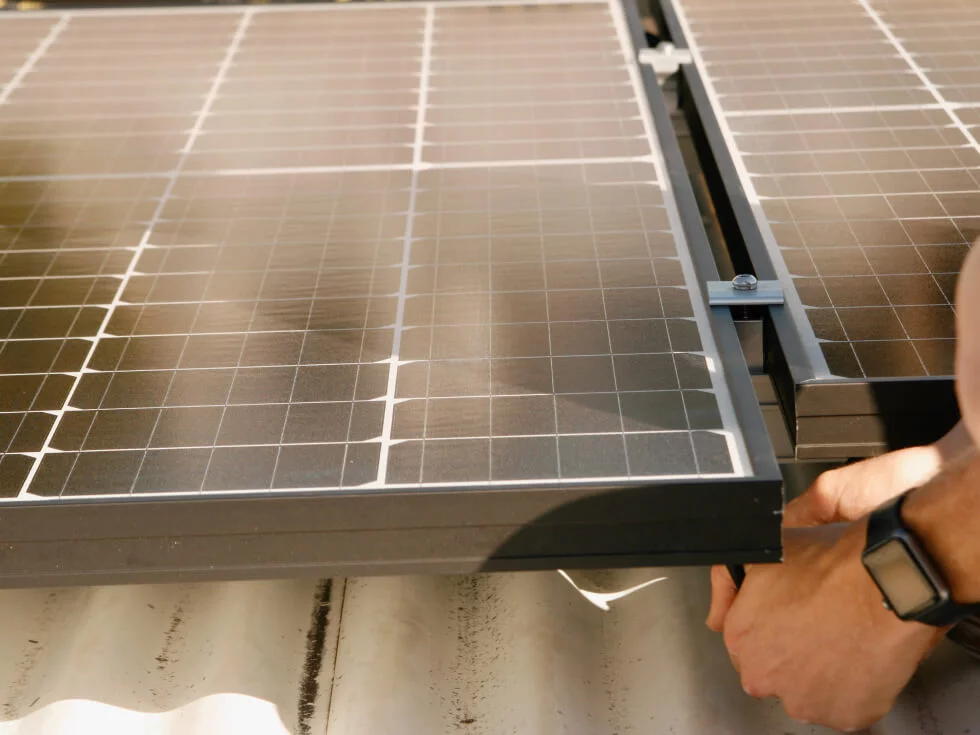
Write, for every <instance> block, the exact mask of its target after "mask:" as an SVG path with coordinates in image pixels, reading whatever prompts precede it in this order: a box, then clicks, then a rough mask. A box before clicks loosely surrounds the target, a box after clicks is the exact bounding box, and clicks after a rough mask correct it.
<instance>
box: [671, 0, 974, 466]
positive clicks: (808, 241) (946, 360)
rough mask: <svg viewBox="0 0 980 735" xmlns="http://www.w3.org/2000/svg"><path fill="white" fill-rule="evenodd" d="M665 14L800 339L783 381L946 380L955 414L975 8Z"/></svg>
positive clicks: (685, 0) (837, 5)
mask: <svg viewBox="0 0 980 735" xmlns="http://www.w3.org/2000/svg"><path fill="white" fill-rule="evenodd" d="M667 7H668V8H669V12H670V14H671V19H672V20H673V21H676V30H677V31H678V33H679V35H680V36H681V37H682V38H683V39H684V41H685V42H687V43H689V44H690V47H691V50H692V52H693V55H694V59H695V63H696V64H697V66H698V70H699V72H700V74H699V76H700V79H701V83H703V87H704V93H705V97H706V101H705V104H702V105H700V106H699V110H700V112H701V113H702V114H703V115H704V116H705V118H706V119H713V120H716V121H717V127H716V132H717V133H718V134H719V135H720V136H721V137H722V138H723V139H724V146H725V147H726V148H727V149H728V150H727V156H728V157H729V158H730V161H729V163H730V164H731V166H732V168H733V172H734V177H733V178H732V179H731V180H730V184H731V185H730V187H729V188H730V189H731V190H733V191H734V190H735V188H736V187H737V188H739V189H741V191H739V192H737V193H736V194H735V195H734V196H736V197H737V198H739V199H741V200H743V201H744V202H745V203H746V204H747V206H748V207H749V208H751V210H752V215H753V219H754V223H753V224H752V225H750V227H752V228H755V231H756V232H757V233H759V235H760V236H761V238H760V239H761V242H762V243H764V245H765V247H764V248H761V249H756V250H755V251H754V252H753V260H754V261H756V260H757V261H758V262H759V263H761V262H763V261H767V260H771V262H772V267H773V271H774V275H775V277H777V278H779V279H780V280H781V281H783V283H784V284H785V285H787V286H788V285H789V284H792V286H793V287H792V288H790V289H789V291H788V293H787V309H788V311H789V318H790V320H791V322H792V324H793V326H792V329H783V330H782V331H781V332H780V339H781V341H784V342H786V341H789V342H793V341H794V340H795V341H796V342H797V345H796V347H798V350H797V352H798V355H797V356H795V357H791V358H790V360H789V361H790V363H791V369H793V371H794V372H795V378H796V382H797V384H798V385H799V384H803V383H810V384H813V383H818V384H819V383H824V384H831V383H835V384H838V385H845V384H848V383H850V384H851V385H850V388H853V387H854V384H855V383H863V384H866V385H871V386H883V385H885V383H887V382H888V381H892V382H893V383H894V381H899V382H904V383H906V384H910V383H912V382H915V381H921V383H922V385H924V386H927V385H931V386H935V385H937V384H938V383H942V384H944V387H943V388H942V391H941V392H942V395H943V397H944V401H943V404H944V406H949V405H950V404H952V405H953V406H955V401H954V400H952V385H951V381H950V380H949V378H950V377H951V376H952V373H953V355H954V348H955V340H954V336H955V335H954V312H953V306H952V304H953V301H954V287H955V282H956V276H957V273H958V272H959V268H960V265H961V263H962V261H963V259H964V258H965V256H966V254H967V252H968V250H969V248H970V246H971V245H972V243H973V241H974V240H975V239H976V237H977V235H978V234H980V206H978V205H980V143H978V138H977V129H976V116H975V114H974V112H975V111H973V110H971V109H969V106H970V105H971V104H972V105H974V106H975V105H976V104H978V103H980V96H978V95H977V90H978V89H980V86H977V85H980V76H978V72H977V71H976V69H977V67H976V65H975V64H973V65H972V66H971V63H972V62H971V59H972V61H975V60H976V59H975V57H974V56H973V54H975V52H974V51H973V48H974V47H975V44H976V40H977V37H978V31H977V26H976V22H975V17H972V16H971V13H970V12H969V10H968V9H967V7H966V6H965V5H964V4H962V3H958V2H955V0H949V1H948V2H940V3H936V4H933V5H930V7H929V8H928V10H926V9H925V8H923V7H922V6H921V5H918V4H916V3H912V2H903V1H902V0H854V1H852V0H846V1H845V0H834V1H832V2H820V3H816V2H797V1H796V0H793V1H792V2H790V1H789V0H786V1H785V2H782V1H780V0H767V1H766V2H761V3H760V2H735V3H732V2H722V1H721V0H675V1H674V2H673V3H671V4H669V5H668V6H667ZM692 73H693V72H692ZM695 84H698V83H695ZM707 124H708V125H709V126H714V125H715V122H713V121H709V122H708V123H707ZM721 147H722V146H721V145H719V146H717V148H718V149H721ZM721 155H722V156H723V157H725V155H726V154H725V153H722V154H721ZM735 181H737V182H738V183H737V184H735ZM747 223H748V220H747V219H746V218H744V217H743V218H742V220H741V222H740V224H747ZM790 331H793V332H795V333H796V334H795V336H793V337H790V336H788V333H789V332H790ZM936 379H938V381H937V380H936ZM893 387H894V386H893ZM848 390H849V389H848ZM875 390H877V388H873V389H872V392H873V393H874V391H875ZM881 390H888V388H887V387H886V388H882V389H881ZM929 390H932V388H929ZM827 395H828V394H827V393H824V394H822V396H823V400H824V401H825V402H826V400H827V399H826V397H827ZM843 395H846V398H844V399H843V401H839V402H838V403H839V410H840V411H842V412H843V413H852V414H853V413H860V412H861V409H860V408H858V409H857V410H855V408H854V405H853V401H854V397H855V396H856V395H858V394H857V393H856V392H855V391H853V390H849V392H847V393H846V394H843ZM894 397H895V398H897V399H899V400H904V401H905V402H907V401H908V397H909V396H908V394H906V396H905V398H904V399H902V398H901V395H900V392H896V394H895V396H894ZM869 400H870V401H871V402H874V401H878V402H879V403H881V402H882V401H883V400H884V399H883V398H882V395H881V393H880V392H879V393H878V394H875V395H873V396H872V398H870V399H865V400H864V401H863V402H864V403H867V402H868V401H869ZM848 401H850V403H851V405H850V406H848V405H847V403H848ZM926 402H927V403H928V401H926ZM822 408H824V409H825V411H824V412H825V413H829V412H830V409H828V407H827V406H826V405H825V406H823V407H822ZM879 408H880V406H879ZM832 410H838V409H832ZM907 410H908V407H907V406H906V407H905V408H904V409H902V410H901V411H899V413H901V412H902V411H907ZM953 410H954V411H955V408H954V409H953ZM948 420H949V417H948V416H945V415H944V417H943V421H948ZM899 423H900V422H899ZM905 423H915V421H914V420H909V418H908V417H907V416H906V418H905ZM868 427H870V425H866V427H865V428H868ZM882 431H883V430H882V429H881V428H880V427H878V428H875V429H874V430H873V431H872V432H871V433H872V434H874V433H875V432H877V434H876V435H874V436H872V435H867V436H866V438H865V440H864V443H865V444H866V446H865V448H864V449H863V450H862V449H861V448H860V447H857V446H854V447H852V448H851V450H850V451H857V452H858V453H859V454H861V453H864V452H866V451H873V450H874V449H875V448H876V447H878V448H880V445H881V441H882V435H881V432H882ZM859 433H860V432H859ZM864 433H865V434H867V433H868V432H867V431H865V432H864ZM824 439H826V440H827V442H828V443H834V440H833V438H832V437H827V436H826V435H825V436H824ZM804 443H805V442H804ZM860 443H861V441H860V440H858V439H857V438H855V439H854V441H853V444H855V445H857V444H860ZM844 456H848V455H844ZM850 456H853V455H850Z"/></svg>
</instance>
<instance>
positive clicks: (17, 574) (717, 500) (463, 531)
mask: <svg viewBox="0 0 980 735" xmlns="http://www.w3.org/2000/svg"><path fill="white" fill-rule="evenodd" d="M781 498H782V487H781V483H774V482H760V481H754V480H746V479H744V478H742V479H739V480H736V481H725V480H711V481H701V482H698V483H697V484H696V487H692V486H691V484H689V483H685V484H681V485H680V486H678V485H677V484H675V483H664V484H660V485H652V486H640V485H637V486H628V487H606V488H597V489H590V490H584V489H566V490H561V489H559V490H556V489H549V488H537V489H530V490H529V489H528V488H524V489H523V490H521V491H513V490H512V491H479V490H476V491H474V490H460V491H445V492H439V493H426V492H414V493H400V494H392V493H384V492H374V493H361V494H343V493H337V494H331V493H320V494H310V495H307V496H305V497H300V498H297V497H288V496H286V497H270V496H268V495H257V496H239V497H230V498H222V497H218V498H215V497H208V498H198V499H187V498H182V499H171V500H166V499H163V500H152V499H147V500H132V501H124V502H115V503H103V504H99V503H83V502H73V503H67V504H58V505H48V506H47V507H36V506H33V505H24V504H20V505H17V506H4V507H3V508H0V529H2V531H0V586H6V587H17V586H20V587H23V586H44V585H45V584H67V583H72V584H74V583H77V584H83V583H84V584H91V583H96V582H98V583H105V582H126V581H177V580H184V579H204V578H207V579H232V578H242V579H244V578H266V579H268V578H274V577H289V576H306V575H310V574H314V575H318V576H324V575H335V574H401V573H408V572H409V571H411V572H412V573H420V572H425V573H449V572H453V573H460V572H474V571H487V570H496V569H499V568H503V567H507V568H508V569H515V570H516V569H528V570H530V569H555V568H558V567H561V566H564V567H566V568H575V567H579V566H582V565H590V566H593V565H594V566H598V567H612V566H634V565H637V564H640V565H642V566H649V565H655V564H668V563H670V564H674V563H677V564H680V563H714V562H719V563H720V562H725V561H732V562H735V563H744V562H751V561H760V560H770V561H774V560H776V559H777V558H778V554H776V555H775V556H774V552H773V549H774V548H776V549H778V544H779V533H780V531H779V527H778V523H777V524H775V525H774V524H773V522H772V519H773V517H774V516H773V513H772V511H771V508H772V506H773V504H774V503H779V502H781ZM392 501H396V503H397V505H396V506H393V505H392ZM447 501H448V502H447ZM474 508H476V510H477V511H479V510H484V511H486V512H484V513H481V512H474ZM474 519H476V520H474ZM685 555H688V556H690V555H694V556H690V560H688V561H685V559H688V556H685ZM590 559H591V561H589V560H590Z"/></svg>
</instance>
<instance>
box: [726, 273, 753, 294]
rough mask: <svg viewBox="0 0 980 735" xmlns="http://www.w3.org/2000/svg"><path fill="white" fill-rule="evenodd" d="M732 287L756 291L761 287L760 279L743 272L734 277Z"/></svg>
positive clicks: (737, 289)
mask: <svg viewBox="0 0 980 735" xmlns="http://www.w3.org/2000/svg"><path fill="white" fill-rule="evenodd" d="M732 288H734V289H735V290H736V291H755V290H757V289H758V288H759V281H758V279H757V278H756V277H755V276H753V275H751V274H748V273H742V274H740V275H737V276H735V277H734V278H733V279H732Z"/></svg>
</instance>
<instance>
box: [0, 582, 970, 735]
mask: <svg viewBox="0 0 980 735" xmlns="http://www.w3.org/2000/svg"><path fill="white" fill-rule="evenodd" d="M662 573H663V575H665V576H667V578H668V579H667V580H666V581H664V582H662V583H659V584H656V585H653V586H650V587H647V588H644V589H642V590H640V591H638V592H636V593H635V594H633V595H631V596H629V597H628V598H625V599H622V600H620V601H618V602H615V603H614V604H613V606H612V609H611V611H609V612H602V611H601V610H599V609H597V608H596V607H594V606H593V605H591V604H590V603H588V602H587V601H586V600H585V599H583V598H582V597H581V596H580V595H579V594H578V593H577V592H575V590H574V589H572V587H571V586H570V585H568V584H567V583H566V582H565V581H564V580H563V579H561V578H560V577H559V576H558V575H557V574H550V573H549V574H545V573H534V574H502V575H491V576H476V577H402V578H396V579H381V578H376V579H352V580H346V581H344V580H333V581H331V582H327V583H319V582H315V581H277V582H260V583H255V582H248V583H245V582H236V583H227V584H200V585H172V586H133V587H101V588H78V589H62V590H17V591H5V592H2V593H0V617H2V625H0V734H2V735H12V734H14V733H16V735H35V734H40V733H44V734H48V733H51V734H59V735H60V733H71V734H72V735H75V734H77V733H99V734H100V735H114V734H115V733H127V735H133V734H137V733H138V734H141V735H142V734H143V733H147V734H153V735H157V734H160V735H163V734H164V733H166V734H167V735H177V734H179V735H185V734H186V735H205V734H207V735H223V734H224V733H228V734H229V735H231V733H235V734H236V735H238V734H239V733H243V732H248V733H259V734H261V735H280V734H284V733H295V734H297V735H299V734H303V735H305V734H308V733H328V734H329V735H355V734H356V735H381V734H382V733H383V734H385V735H388V734H392V733H406V734H411V735H414V734H416V733H418V734H422V733H425V734H434V733H466V734H467V735H491V734H492V735H497V734H502V733H522V734H524V733H534V734H539V733H540V734H551V733H555V734H558V733H561V734H562V735H626V734H627V733H678V734H688V733H696V734H698V735H700V734H701V733H710V734H711V735H736V734H738V735H745V734H748V733H751V734H757V733H759V734H761V733H774V734H777V735H803V734H804V733H807V734H814V733H822V732H824V731H823V730H821V729H819V728H812V727H807V726H803V725H797V724H795V723H793V722H791V721H789V720H788V719H786V718H785V717H784V716H783V715H782V713H781V712H780V710H779V707H778V705H777V704H776V703H774V702H757V701H754V700H750V699H749V698H748V697H746V696H745V695H744V694H743V693H742V691H741V689H740V687H739V685H738V680H737V677H736V676H735V674H734V672H733V671H732V670H731V667H730V665H729V662H728V659H727V656H726V654H725V651H724V648H723V647H722V644H721V641H720V639H719V638H718V637H717V636H715V635H713V634H711V633H710V632H709V631H708V630H707V629H705V628H704V625H703V618H704V614H705V612H706V609H707V579H706V575H705V573H704V570H699V569H671V570H665V571H663V572H662ZM631 574H632V575H634V577H636V575H638V574H640V573H638V572H632V573H631ZM651 575H652V576H660V574H659V573H658V572H657V571H656V570H654V571H653V572H649V573H647V574H646V576H647V577H650V576H651ZM606 581H607V582H608V579H607V580H606ZM632 582H633V580H632V579H630V580H627V581H626V582H625V583H624V582H623V579H622V578H620V579H619V581H618V586H629V585H631V584H632ZM609 586H616V585H611V584H610V585H609ZM978 703H980V663H978V662H977V661H975V660H974V659H971V658H970V657H968V656H967V655H966V654H965V653H963V652H962V651H960V650H959V649H956V648H954V647H952V646H944V647H943V648H942V649H940V651H938V652H937V654H936V655H935V656H934V657H933V658H932V659H931V660H930V661H928V662H927V663H926V664H925V665H924V667H923V669H922V671H921V673H920V675H919V676H918V677H917V679H916V680H915V682H914V683H913V685H912V686H910V688H909V690H908V691H907V692H906V695H905V696H904V697H903V699H902V701H901V703H900V704H899V706H898V707H897V708H896V710H895V711H894V712H893V713H892V714H891V715H890V716H889V717H888V718H887V719H886V720H885V721H884V722H883V723H882V724H881V725H880V726H879V727H878V728H876V730H875V733H877V734H878V735H912V734H913V733H927V734H929V735H934V734H937V733H941V734H943V735H960V734H966V733H971V732H974V733H980V704H978Z"/></svg>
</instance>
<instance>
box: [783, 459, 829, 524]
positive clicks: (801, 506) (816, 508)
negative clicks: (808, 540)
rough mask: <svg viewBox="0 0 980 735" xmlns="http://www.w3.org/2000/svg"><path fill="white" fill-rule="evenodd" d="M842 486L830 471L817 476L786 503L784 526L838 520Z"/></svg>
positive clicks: (825, 522)
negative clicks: (802, 491) (798, 494)
mask: <svg viewBox="0 0 980 735" xmlns="http://www.w3.org/2000/svg"><path fill="white" fill-rule="evenodd" d="M843 489H844V488H843V486H842V484H841V483H840V482H838V481H836V478H835V476H834V475H833V474H832V473H831V472H825V473H824V474H823V475H821V476H820V477H818V478H817V481H816V482H814V483H813V485H811V486H810V487H809V488H808V489H807V491H806V492H805V493H803V494H802V495H800V496H799V497H798V498H795V499H794V500H792V501H791V502H789V503H787V504H786V508H785V509H784V510H783V527H784V528H808V527H810V526H823V525H825V524H827V523H834V522H835V521H836V520H838V518H837V515H838V505H839V502H840V496H841V493H842V492H843Z"/></svg>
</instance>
